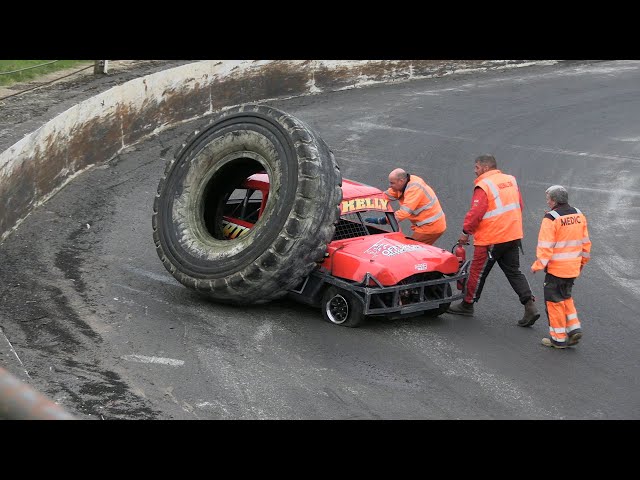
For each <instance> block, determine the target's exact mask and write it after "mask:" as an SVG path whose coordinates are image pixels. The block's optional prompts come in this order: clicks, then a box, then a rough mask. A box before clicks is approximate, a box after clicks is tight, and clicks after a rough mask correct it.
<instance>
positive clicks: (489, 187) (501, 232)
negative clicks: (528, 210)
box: [473, 170, 524, 245]
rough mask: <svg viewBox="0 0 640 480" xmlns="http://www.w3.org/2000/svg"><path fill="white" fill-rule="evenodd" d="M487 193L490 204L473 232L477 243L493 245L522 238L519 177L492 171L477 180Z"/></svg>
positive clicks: (474, 241)
mask: <svg viewBox="0 0 640 480" xmlns="http://www.w3.org/2000/svg"><path fill="white" fill-rule="evenodd" d="M474 183H475V185H476V187H480V188H481V189H482V190H484V192H485V193H486V194H487V200H488V202H489V206H488V208H487V213H485V214H484V216H483V217H482V220H480V224H479V225H478V228H477V229H476V231H475V232H473V237H474V240H473V243H474V245H493V244H495V243H503V242H509V241H511V240H517V239H519V238H522V237H523V236H524V235H523V233H522V206H521V205H520V192H519V190H518V183H517V182H516V179H515V177H513V176H512V175H507V174H505V173H502V172H501V171H500V170H489V171H488V172H485V173H483V174H482V175H480V176H479V177H478V178H476V179H475V181H474Z"/></svg>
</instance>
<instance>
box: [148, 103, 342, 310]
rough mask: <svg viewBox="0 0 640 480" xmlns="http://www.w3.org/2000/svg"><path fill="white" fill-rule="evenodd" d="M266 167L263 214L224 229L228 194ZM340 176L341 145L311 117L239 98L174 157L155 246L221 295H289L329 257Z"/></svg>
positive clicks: (260, 298) (203, 287)
mask: <svg viewBox="0 0 640 480" xmlns="http://www.w3.org/2000/svg"><path fill="white" fill-rule="evenodd" d="M259 172H262V173H267V174H268V178H269V183H270V186H269V195H268V200H267V203H266V207H265V209H264V212H263V214H262V216H261V218H260V219H259V220H258V221H257V222H256V223H255V225H254V226H253V228H251V230H250V231H249V232H248V233H247V234H246V235H241V236H238V237H237V238H235V239H232V240H231V239H229V238H225V236H224V235H223V232H222V211H223V207H224V205H225V202H226V201H227V200H228V198H229V197H230V195H231V193H232V192H233V191H234V189H235V188H236V187H237V186H238V185H240V184H241V182H242V181H243V180H245V179H246V178H247V177H249V176H250V175H253V174H254V173H259ZM341 185H342V177H341V175H340V170H339V168H338V165H337V163H336V161H335V159H334V156H333V153H332V152H331V150H330V149H329V147H328V146H327V145H326V144H325V142H324V141H323V140H322V139H321V138H320V137H319V136H318V135H317V134H316V133H315V132H314V131H312V130H311V128H309V126H307V125H306V124H305V123H303V122H302V121H300V120H299V119H297V118H296V117H294V116H292V115H290V114H288V113H285V112H283V111H281V110H277V109H275V108H272V107H269V106H265V105H244V106H240V107H234V108H231V109H229V110H226V111H224V112H222V113H220V114H218V115H216V117H214V118H213V119H212V120H210V121H209V122H208V124H207V126H206V127H204V128H203V129H202V131H195V132H194V133H192V134H191V135H190V136H189V137H188V138H187V139H186V141H185V142H184V143H183V144H182V148H180V149H179V151H178V152H177V153H176V155H175V157H174V158H173V159H171V160H170V161H169V162H168V163H167V166H166V168H165V172H164V177H163V178H162V180H161V181H160V184H159V185H158V192H157V195H156V198H155V201H154V205H153V221H152V223H153V239H154V242H155V245H156V251H157V253H158V256H159V257H160V259H161V260H162V263H163V264H164V266H165V268H166V269H167V270H168V271H169V272H170V273H171V274H172V275H173V276H174V277H175V278H176V279H177V280H178V281H179V282H180V283H182V284H183V285H185V286H186V287H188V288H191V289H194V290H196V291H198V292H200V293H202V294H204V295H205V296H207V297H209V298H211V299H213V300H215V301H219V302H222V303H231V304H243V305H246V304H254V303H265V302H267V301H270V300H273V299H275V298H279V297H282V296H284V295H286V293H287V290H290V289H292V288H294V287H295V286H296V285H297V284H299V283H300V281H301V280H302V279H303V278H304V277H305V276H306V275H308V274H309V273H310V272H311V270H312V269H313V268H315V267H316V266H317V262H321V261H322V260H323V258H324V253H325V251H326V247H327V244H328V242H330V241H331V238H332V236H333V234H334V231H335V222H336V221H337V220H338V218H339V215H340V210H339V204H340V201H341V200H342V189H341Z"/></svg>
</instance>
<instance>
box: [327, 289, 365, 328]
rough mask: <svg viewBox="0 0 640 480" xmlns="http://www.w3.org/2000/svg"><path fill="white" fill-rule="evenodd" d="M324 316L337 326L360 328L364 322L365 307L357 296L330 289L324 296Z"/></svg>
mask: <svg viewBox="0 0 640 480" xmlns="http://www.w3.org/2000/svg"><path fill="white" fill-rule="evenodd" d="M321 306H322V316H323V318H324V319H325V320H326V321H327V322H329V323H333V324H335V325H342V326H344V327H358V326H360V325H361V324H362V322H363V321H364V315H363V314H362V311H363V305H362V302H361V301H360V300H358V299H357V298H356V297H355V295H353V294H352V293H351V292H347V291H345V290H342V289H340V288H337V287H333V286H331V287H329V288H327V290H326V291H325V292H324V294H323V295H322V302H321Z"/></svg>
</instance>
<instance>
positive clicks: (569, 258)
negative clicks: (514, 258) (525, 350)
mask: <svg viewBox="0 0 640 480" xmlns="http://www.w3.org/2000/svg"><path fill="white" fill-rule="evenodd" d="M545 195H546V199H547V205H548V206H549V208H550V210H549V211H548V212H547V213H546V214H545V216H544V218H543V219H542V225H540V233H539V234H538V247H537V249H536V257H537V259H536V261H535V262H533V265H531V271H532V272H533V273H535V272H537V271H539V270H543V269H544V271H545V272H546V275H545V277H544V301H545V303H546V310H547V317H548V319H549V337H550V338H546V337H545V338H543V339H542V344H543V345H545V346H547V347H554V348H566V347H570V346H572V345H575V344H577V343H578V342H579V341H580V339H581V338H582V325H581V324H580V320H579V319H578V312H577V311H576V307H575V305H574V304H573V298H571V290H572V288H573V282H574V281H575V279H576V278H577V277H578V276H579V275H580V272H581V271H582V268H583V267H584V266H585V265H586V264H587V262H589V260H590V258H591V240H590V239H589V230H588V229H587V218H586V217H585V216H584V214H583V213H582V212H581V211H580V210H578V209H577V208H574V207H572V206H571V205H569V203H568V202H569V194H568V193H567V190H566V189H565V188H564V187H563V186H562V185H552V186H551V187H549V188H547V190H546V192H545Z"/></svg>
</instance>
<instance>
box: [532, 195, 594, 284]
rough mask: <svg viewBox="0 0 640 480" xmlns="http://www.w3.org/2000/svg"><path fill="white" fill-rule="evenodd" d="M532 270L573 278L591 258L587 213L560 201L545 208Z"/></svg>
mask: <svg viewBox="0 0 640 480" xmlns="http://www.w3.org/2000/svg"><path fill="white" fill-rule="evenodd" d="M536 257H537V259H536V261H535V262H534V263H533V265H532V268H533V270H534V271H538V270H542V269H543V268H545V267H546V268H547V270H546V271H547V273H550V274H551V275H555V276H556V277H561V278H576V277H578V276H579V275H580V269H581V267H582V266H583V265H586V264H587V262H588V261H589V260H590V259H591V240H590V239H589V230H588V228H587V217H585V216H584V214H583V213H582V212H581V211H580V210H578V209H577V208H574V207H570V206H569V205H561V206H559V207H556V209H554V210H551V211H550V212H547V214H546V215H545V216H544V218H543V219H542V225H540V233H539V234H538V247H537V248H536Z"/></svg>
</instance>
